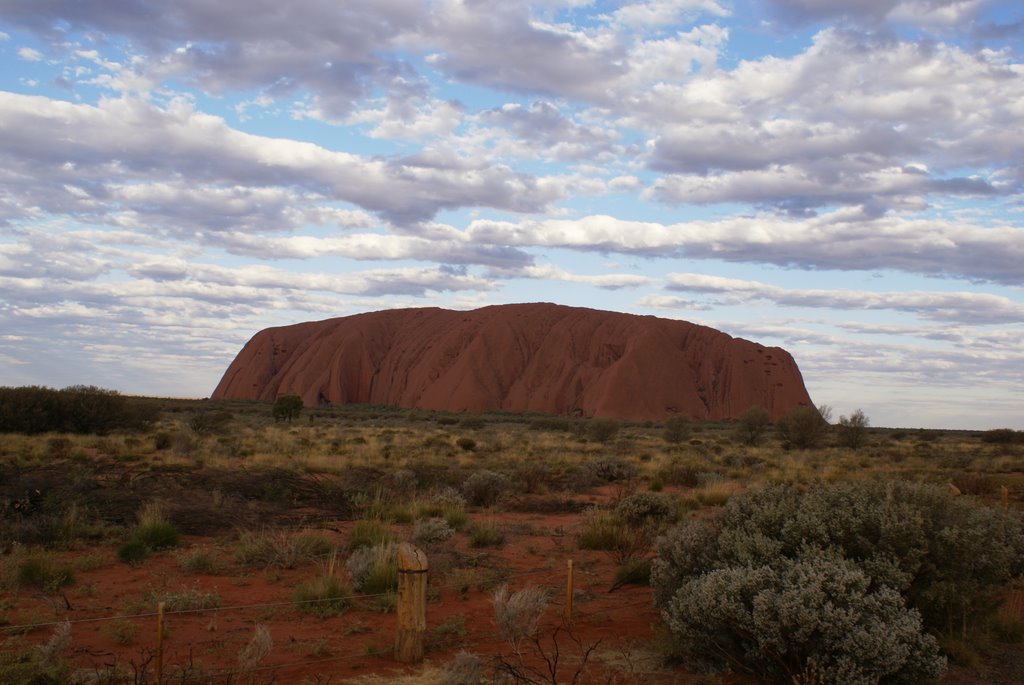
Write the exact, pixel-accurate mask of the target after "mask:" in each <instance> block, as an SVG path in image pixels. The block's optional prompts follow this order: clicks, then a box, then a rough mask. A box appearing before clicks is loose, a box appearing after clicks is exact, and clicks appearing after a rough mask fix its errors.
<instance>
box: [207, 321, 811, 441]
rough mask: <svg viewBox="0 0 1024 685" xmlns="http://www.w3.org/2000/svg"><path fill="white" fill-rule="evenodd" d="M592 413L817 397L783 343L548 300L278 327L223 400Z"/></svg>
mask: <svg viewBox="0 0 1024 685" xmlns="http://www.w3.org/2000/svg"><path fill="white" fill-rule="evenodd" d="M285 394H294V395H299V396H300V397H302V399H303V401H304V402H305V403H306V404H307V405H311V406H312V405H317V404H380V405H390V406H398V407H405V408H415V409H428V410H438V411H453V412H485V411H505V412H513V413H521V412H537V413H545V414H555V415H574V416H584V417H593V418H618V419H628V420H655V421H658V420H662V419H665V418H666V417H669V416H672V415H676V414H679V415H683V416H687V417H689V418H692V419H712V420H714V419H729V418H735V417H737V416H738V415H739V414H740V413H742V412H743V411H744V410H745V409H747V408H748V407H751V406H755V405H756V406H760V407H763V408H765V409H767V410H768V412H769V413H770V414H771V416H772V417H773V418H778V417H779V416H782V415H784V414H786V413H788V412H789V411H791V410H792V409H794V408H796V407H799V406H811V400H810V397H809V396H808V394H807V389H806V388H805V387H804V383H803V378H802V377H801V375H800V370H799V369H798V368H797V365H796V362H795V361H794V360H793V357H792V356H791V355H790V354H789V353H788V352H786V351H785V350H783V349H781V348H778V347H765V346H763V345H759V344H757V343H755V342H751V341H749V340H744V339H741V338H734V337H732V336H730V335H728V334H726V333H723V332H721V331H718V330H715V329H713V328H709V327H707V326H701V325H698V324H694V323H690V322H687V321H680V320H675V319H663V318H659V317H654V316H639V315H634V314H624V313H618V312H608V311H599V310H594V309H586V308H580V307H568V306H563V305H556V304H548V303H531V304H508V305H495V306H489V307H483V308H480V309H475V310H472V311H452V310H447V309H440V308H435V307H431V308H416V309H392V310H385V311H378V312H370V313H366V314H356V315H353V316H346V317H341V318H334V319H327V320H324V321H315V322H306V323H298V324H294V325H290V326H281V327H275V328H267V329H264V330H262V331H260V332H258V333H257V334H256V335H255V336H253V338H252V339H251V340H250V341H249V342H248V343H247V344H246V345H245V347H244V348H243V349H242V350H241V352H239V353H238V355H237V357H236V358H235V360H234V361H233V362H232V363H231V365H230V366H229V367H228V369H227V371H226V372H225V373H224V377H223V378H222V379H221V381H220V383H219V384H218V385H217V388H216V390H214V392H213V395H212V398H213V399H242V400H267V401H272V400H274V399H275V398H277V397H278V396H280V395H285Z"/></svg>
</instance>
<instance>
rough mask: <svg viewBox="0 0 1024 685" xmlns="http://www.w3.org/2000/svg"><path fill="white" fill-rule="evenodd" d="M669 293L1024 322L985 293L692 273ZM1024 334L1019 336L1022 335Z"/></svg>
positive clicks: (1021, 312) (1013, 305)
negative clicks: (790, 283)
mask: <svg viewBox="0 0 1024 685" xmlns="http://www.w3.org/2000/svg"><path fill="white" fill-rule="evenodd" d="M665 287H666V288H667V289H668V290H675V291H681V292H688V293H709V294H714V295H718V296H720V299H719V303H722V304H743V303H748V302H751V301H767V302H770V303H772V304H774V305H778V306H782V307H809V308H819V309H831V310H847V311H856V310H879V309H883V310H894V311H900V312H909V313H913V314H916V315H918V316H920V317H922V318H924V319H933V320H938V321H955V322H960V323H971V324H1020V323H1022V322H1024V303H1021V302H1017V301H1015V300H1011V299H1010V298H1008V297H1004V296H1002V295H993V294H990V293H982V292H973V291H961V292H955V291H954V292H942V291H939V292H921V291H894V292H875V291H867V290H827V289H817V288H804V289H792V288H782V287H779V286H775V285H770V284H767V283H761V282H758V281H748V280H738V279H733V278H723V277H721V276H711V275H706V274H694V273H671V274H668V277H667V284H666V286H665ZM1022 333H1024V331H1022Z"/></svg>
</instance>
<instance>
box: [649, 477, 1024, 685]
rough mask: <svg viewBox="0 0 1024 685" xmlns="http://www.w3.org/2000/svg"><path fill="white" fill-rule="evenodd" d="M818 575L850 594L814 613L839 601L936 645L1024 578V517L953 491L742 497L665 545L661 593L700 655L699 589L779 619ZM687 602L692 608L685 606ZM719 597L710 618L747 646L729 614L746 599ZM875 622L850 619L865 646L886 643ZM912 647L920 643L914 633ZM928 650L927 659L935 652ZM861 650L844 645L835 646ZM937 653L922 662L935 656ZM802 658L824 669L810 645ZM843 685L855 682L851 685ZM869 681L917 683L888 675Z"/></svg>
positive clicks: (988, 611)
mask: <svg viewBox="0 0 1024 685" xmlns="http://www.w3.org/2000/svg"><path fill="white" fill-rule="evenodd" d="M816 564H819V565H816ZM821 564H823V565H821ZM808 569H817V572H820V573H822V574H823V575H822V578H826V577H827V578H848V582H847V581H844V582H846V583H847V584H846V585H843V584H842V583H839V582H838V581H836V583H837V584H834V585H820V584H819V585H816V587H818V589H819V591H820V592H822V593H824V594H823V596H822V597H821V599H820V600H815V601H814V603H812V604H811V606H814V607H817V609H815V611H819V610H820V611H825V610H826V608H827V606H829V605H828V602H830V601H831V602H834V606H846V607H847V611H854V610H858V611H859V610H864V611H868V610H869V609H870V611H871V612H876V613H875V614H872V616H874V615H878V616H887V617H888V619H885V620H890V619H892V620H897V619H898V620H897V623H898V624H899V625H902V626H904V627H907V626H911V625H912V624H914V623H915V622H920V625H921V626H922V627H923V629H924V630H925V631H927V632H929V633H931V634H932V635H935V636H938V635H945V634H952V633H955V634H958V635H962V634H968V635H975V634H979V633H980V629H982V628H984V627H985V625H986V624H987V623H988V622H989V621H991V620H992V618H993V616H994V611H995V608H996V607H997V605H998V603H997V602H994V601H993V599H994V597H996V596H998V594H999V593H1000V592H1001V591H1002V589H1003V587H1004V586H1005V584H1006V583H1007V581H1008V580H1010V579H1011V578H1012V577H1014V576H1015V575H1016V574H1018V573H1019V572H1020V571H1021V570H1022V569H1024V536H1022V526H1021V523H1020V520H1019V519H1018V518H1017V517H1014V516H1006V515H1004V514H1002V513H1000V512H998V511H995V510H992V509H989V508H987V507H984V506H980V505H978V504H975V503H972V502H970V501H968V500H965V499H962V498H961V499H955V498H951V497H950V496H949V495H948V493H947V492H946V491H945V489H944V488H938V487H934V486H926V485H921V484H914V483H900V482H895V483H890V484H888V485H881V484H874V483H850V484H842V485H830V486H823V485H819V486H815V487H812V488H810V489H809V490H807V491H806V492H802V491H800V490H799V489H797V488H791V487H783V486H777V487H771V488H765V489H762V490H756V491H751V492H749V493H746V494H743V495H738V496H735V497H733V498H732V499H730V501H729V503H728V504H727V506H726V507H725V509H724V510H723V511H721V512H720V513H719V514H717V515H716V517H715V518H714V519H713V520H712V521H710V522H705V521H696V520H695V521H687V522H684V523H682V524H680V525H678V526H676V527H675V528H673V529H672V530H671V531H670V532H669V533H668V534H667V535H666V536H665V537H664V538H663V539H662V540H661V542H660V545H659V549H658V556H657V557H656V558H655V560H654V563H653V565H652V577H651V584H652V588H653V591H654V597H655V602H656V604H657V605H658V606H659V607H661V609H662V611H663V613H664V615H665V617H666V620H667V621H668V622H669V623H670V625H672V626H673V629H674V630H675V631H676V633H677V636H678V637H679V638H680V642H681V643H682V645H683V646H684V648H686V649H690V648H691V647H693V639H694V634H695V632H694V631H697V630H698V629H697V628H694V631H691V630H690V629H689V628H685V626H686V625H689V624H693V621H695V620H696V619H695V618H694V617H692V616H690V614H689V613H688V612H689V611H690V610H689V609H685V608H684V607H683V604H684V603H685V601H690V600H693V599H694V597H695V596H696V595H695V593H697V592H698V591H701V592H703V591H710V590H708V588H709V587H710V585H708V583H710V582H711V580H709V578H716V579H718V580H717V581H715V582H719V583H721V586H720V587H719V588H718V589H717V590H715V591H716V592H717V591H722V592H736V593H740V594H741V595H742V602H744V603H745V604H743V605H744V606H747V608H750V606H754V605H752V604H750V603H751V602H754V603H755V604H756V605H757V606H759V607H760V609H759V611H761V612H762V613H763V612H768V613H769V614H770V613H771V612H777V611H779V609H778V608H777V607H773V606H772V605H773V603H777V602H780V601H782V598H785V597H791V596H793V594H792V593H796V592H798V590H799V588H796V587H795V586H794V583H796V581H794V580H793V578H795V577H797V576H799V575H800V574H805V575H806V573H808V572H809V571H808ZM751 574H753V575H751ZM758 574H760V575H758ZM857 574H862V575H863V576H864V577H865V578H866V581H867V583H868V585H867V586H865V587H869V588H870V592H867V591H861V590H860V589H858V588H861V586H862V585H863V583H862V581H861V580H859V579H858V578H859V576H858V575H857ZM701 579H704V580H701ZM812 580H813V578H805V580H804V581H803V582H804V583H811V581H812ZM700 583H704V585H700ZM702 588H703V590H702ZM730 588H731V589H730ZM844 588H845V589H844ZM840 590H842V592H840ZM883 590H890V591H892V592H893V593H897V594H898V596H899V597H900V598H901V599H900V601H901V602H902V606H905V607H906V608H907V609H908V610H909V614H908V615H906V616H904V615H897V613H893V612H895V609H894V608H893V607H892V606H890V605H892V601H891V599H889V598H887V597H888V596H887V595H886V596H883V595H882V594H879V593H882V591H883ZM743 593H753V594H743ZM837 593H838V594H837ZM851 593H852V594H851ZM833 595H835V596H833ZM680 596H685V597H687V598H688V599H687V600H679V601H677V598H678V597H680ZM758 597H759V598H760V599H757V598H758ZM721 599H722V605H721V607H720V609H719V610H717V611H718V612H719V613H717V614H716V617H715V618H712V617H709V618H708V619H706V620H708V621H711V620H720V621H721V622H722V623H721V627H722V630H724V631H726V632H725V634H726V635H728V636H730V638H729V639H733V640H740V641H741V633H742V632H743V631H744V630H747V629H748V628H749V625H747V624H745V623H743V621H745V620H746V618H744V617H745V614H735V615H734V614H731V613H729V612H733V611H738V609H735V607H734V606H733V605H734V604H735V602H740V599H741V598H738V597H732V596H723V597H722V598H721ZM727 600H728V601H727ZM787 601H788V600H787ZM808 601H809V600H808ZM748 605H749V606H748ZM730 607H733V608H730ZM858 607H859V608H858ZM765 615H767V614H765ZM872 616H867V617H859V618H858V617H847V618H848V620H849V621H853V622H854V624H855V625H857V626H861V627H860V628H858V630H863V631H868V632H866V633H865V641H864V644H865V645H873V644H874V641H875V639H876V638H875V637H873V636H872V635H873V633H872V632H871V631H873V630H874V628H871V629H870V630H869V628H868V627H865V626H871V625H875V623H874V622H875V619H874V618H872ZM803 620H804V621H805V624H806V625H812V624H816V623H820V622H822V621H825V619H823V618H821V617H817V616H808V617H806V618H805V619H803ZM829 620H831V619H829ZM844 620H847V619H844ZM730 622H731V623H730ZM693 625H696V624H693ZM729 625H732V627H731V628H730V627H729ZM793 625H794V626H797V625H801V624H796V623H795V624H793ZM706 628H707V626H704V627H702V628H699V630H705V629H706ZM793 630H797V628H796V627H794V628H793ZM907 630H909V627H907ZM758 635H761V634H760V633H758ZM905 638H906V640H908V641H910V637H909V633H908V634H907V635H906V636H905ZM715 639H719V638H715ZM771 639H773V638H770V637H763V639H762V638H761V637H758V640H761V643H759V644H767V642H770V641H771ZM793 639H795V638H793ZM837 639H838V638H837ZM911 642H912V641H911ZM906 644H910V642H907V643H906ZM918 644H919V647H921V649H925V647H924V646H922V645H925V643H923V642H921V643H918ZM844 645H845V646H844ZM854 647H855V645H853V644H851V643H849V642H844V643H842V644H841V645H839V646H836V647H835V648H836V649H840V648H841V649H851V650H852V649H854ZM815 649H816V648H815ZM873 649H875V647H871V648H870V649H869V648H868V647H866V646H865V647H864V651H863V652H850V653H848V654H838V653H837V655H835V658H836V659H838V658H840V656H842V657H843V658H848V659H850V660H853V661H857V660H858V659H859V660H863V661H864V662H865V663H871V659H872V658H874V657H872V655H871V652H872V650H873ZM930 649H931V648H930V647H929V648H928V649H927V650H925V652H920V653H921V654H925V653H927V654H930V653H931V652H930V651H928V650H930ZM803 658H804V661H805V662H806V661H807V660H810V659H812V658H813V659H814V661H815V662H817V663H818V666H823V665H826V664H825V662H822V661H820V660H819V658H818V654H817V652H816V651H814V650H813V649H811V646H808V647H807V650H805V651H804V656H803ZM930 660H931V657H930V656H929V657H928V658H927V659H925V661H930ZM828 663H832V662H828ZM829 668H831V667H829ZM836 668H838V667H836ZM903 668H907V669H910V671H908V672H918V673H927V672H931V671H930V669H931V668H932V667H931V666H927V664H925V663H924V662H922V663H921V664H918V665H916V666H913V665H905V666H904V667H903ZM915 669H917V670H916V671H915ZM836 673H838V671H836ZM878 673H879V674H881V673H882V672H881V671H879V672H878ZM886 673H888V671H886ZM893 673H895V672H893ZM837 677H838V676H837ZM850 677H851V678H852V677H853V676H850ZM858 677H860V676H858ZM879 677H881V675H879ZM901 677H902V676H901ZM908 678H909V676H908ZM838 681H841V682H848V681H847V680H845V676H844V677H842V678H838ZM829 682H833V681H829ZM849 682H854V681H852V680H851V681H849ZM870 682H916V681H913V680H901V679H899V678H897V677H896V676H895V675H891V674H890V675H886V676H885V677H884V678H882V680H881V681H877V680H876V681H870Z"/></svg>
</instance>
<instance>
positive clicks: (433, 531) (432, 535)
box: [412, 517, 455, 546]
mask: <svg viewBox="0 0 1024 685" xmlns="http://www.w3.org/2000/svg"><path fill="white" fill-rule="evenodd" d="M454 534H455V529H454V528H452V527H451V526H449V525H448V522H447V521H445V520H444V519H443V518H440V517H432V518H429V519H424V520H421V521H417V522H416V525H415V526H413V529H412V541H413V542H414V543H416V544H417V545H421V546H423V545H436V544H438V543H441V542H444V541H445V540H449V539H451V537H452V535H454Z"/></svg>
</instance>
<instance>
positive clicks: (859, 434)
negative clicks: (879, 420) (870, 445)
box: [839, 409, 868, 450]
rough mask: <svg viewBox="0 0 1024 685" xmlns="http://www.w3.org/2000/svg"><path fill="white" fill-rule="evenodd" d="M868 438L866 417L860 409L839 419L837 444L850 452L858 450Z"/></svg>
mask: <svg viewBox="0 0 1024 685" xmlns="http://www.w3.org/2000/svg"><path fill="white" fill-rule="evenodd" d="M867 437H868V417H866V416H864V412H862V411H861V410H860V409H858V410H857V411H855V412H853V413H852V414H850V416H849V418H847V417H846V416H840V417H839V442H840V443H841V444H842V445H843V446H844V447H849V448H850V449H852V450H856V449H860V448H861V447H863V446H864V442H865V441H866V440H867Z"/></svg>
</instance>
